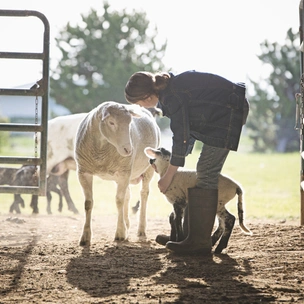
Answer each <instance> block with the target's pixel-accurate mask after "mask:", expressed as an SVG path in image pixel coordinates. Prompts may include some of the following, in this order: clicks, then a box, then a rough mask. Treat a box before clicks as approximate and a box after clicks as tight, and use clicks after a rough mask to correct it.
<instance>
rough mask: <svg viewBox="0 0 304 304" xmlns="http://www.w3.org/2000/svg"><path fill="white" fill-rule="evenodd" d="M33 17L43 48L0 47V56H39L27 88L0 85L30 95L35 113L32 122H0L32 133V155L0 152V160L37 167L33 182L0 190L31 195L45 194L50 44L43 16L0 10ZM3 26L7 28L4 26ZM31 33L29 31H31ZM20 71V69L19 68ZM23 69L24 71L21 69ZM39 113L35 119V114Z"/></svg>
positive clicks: (2, 127)
mask: <svg viewBox="0 0 304 304" xmlns="http://www.w3.org/2000/svg"><path fill="white" fill-rule="evenodd" d="M29 16H33V17H37V18H39V19H40V20H41V21H42V22H43V25H44V33H43V37H41V38H42V41H43V49H42V52H38V53H30V52H27V53H21V52H4V51H2V50H1V49H0V59H26V60H42V79H40V80H39V81H37V83H36V84H35V85H34V86H33V87H31V88H29V89H6V88H0V96H1V95H15V96H33V101H34V102H35V104H36V108H35V111H36V112H34V113H33V117H34V115H35V116H36V117H35V123H34V124H26V123H0V131H11V132H34V134H35V156H34V157H9V156H0V164H20V165H34V166H36V167H37V168H39V170H37V172H38V179H37V180H38V183H37V186H0V193H5V192H6V193H28V194H35V195H46V152H47V126H48V124H47V122H48V96H49V45H50V27H49V22H48V20H47V18H46V17H45V16H44V15H43V14H41V13H40V12H37V11H26V10H0V18H2V17H3V18H7V17H29ZM6 30H7V29H6ZM33 34H34V33H30V35H33ZM0 72H3V71H0ZM20 72H21V71H20ZM25 73H26V71H25ZM38 98H41V113H38V112H37V111H38V106H37V104H38ZM38 116H39V117H41V119H40V123H38V119H37V117H38ZM38 133H39V135H40V136H39V137H40V143H39V147H40V153H39V157H38V155H37V154H38V153H37V152H38V151H36V149H37V147H38V144H37V134H38Z"/></svg>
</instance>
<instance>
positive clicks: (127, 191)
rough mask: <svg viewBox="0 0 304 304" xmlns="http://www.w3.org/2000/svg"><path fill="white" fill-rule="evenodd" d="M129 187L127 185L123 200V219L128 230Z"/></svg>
mask: <svg viewBox="0 0 304 304" xmlns="http://www.w3.org/2000/svg"><path fill="white" fill-rule="evenodd" d="M130 198H131V193H130V187H129V186H128V187H127V189H126V195H125V202H124V221H125V223H126V227H127V229H128V230H129V228H130V218H129V204H130Z"/></svg>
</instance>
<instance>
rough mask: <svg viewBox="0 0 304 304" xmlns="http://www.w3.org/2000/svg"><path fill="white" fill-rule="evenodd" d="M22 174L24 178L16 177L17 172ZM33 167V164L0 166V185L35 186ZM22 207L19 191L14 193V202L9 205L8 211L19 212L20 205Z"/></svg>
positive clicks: (22, 201)
mask: <svg viewBox="0 0 304 304" xmlns="http://www.w3.org/2000/svg"><path fill="white" fill-rule="evenodd" d="M21 170H22V175H23V176H24V178H21V179H18V178H17V174H19V176H20V172H21ZM34 173H35V167H34V166H22V167H21V168H6V167H4V168H0V185H10V186H17V185H19V186H35V185H37V182H36V181H35V178H34ZM19 205H20V206H21V207H24V200H23V198H22V197H21V195H20V194H19V193H16V194H14V202H13V203H12V205H11V206H10V212H13V211H16V213H21V212H20V207H19Z"/></svg>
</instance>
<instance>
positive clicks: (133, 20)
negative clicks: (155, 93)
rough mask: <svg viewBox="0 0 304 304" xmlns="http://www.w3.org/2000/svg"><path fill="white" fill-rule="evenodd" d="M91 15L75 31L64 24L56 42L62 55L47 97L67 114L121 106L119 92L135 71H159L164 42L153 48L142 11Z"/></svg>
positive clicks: (105, 7)
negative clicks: (108, 105)
mask: <svg viewBox="0 0 304 304" xmlns="http://www.w3.org/2000/svg"><path fill="white" fill-rule="evenodd" d="M100 11H103V14H101V13H98V12H97V11H96V10H93V9H92V10H91V11H90V13H89V14H88V15H87V16H85V15H82V22H81V23H79V24H78V25H76V26H72V25H71V24H67V25H66V27H65V28H64V29H63V30H62V31H61V32H60V35H59V37H58V38H57V39H56V41H57V45H58V48H59V49H60V51H61V53H62V59H61V60H60V62H59V64H58V66H57V68H56V69H55V70H54V71H53V73H52V77H51V96H52V97H54V98H55V99H56V102H57V103H59V104H62V105H64V106H66V107H67V108H69V109H70V110H71V112H72V113H76V112H87V111H90V110H91V109H93V108H94V107H96V106H97V105H98V104H100V103H101V102H103V101H107V100H114V101H118V102H122V103H125V102H126V101H125V98H124V87H125V85H126V83H127V81H128V79H129V77H130V76H131V75H132V74H133V73H134V72H137V71H139V70H145V71H156V70H162V69H163V64H162V62H161V59H162V57H163V56H164V52H165V49H166V43H164V44H163V45H161V46H157V44H156V42H155V37H156V34H157V29H156V28H154V29H151V28H150V27H149V21H148V20H147V19H146V14H145V13H144V12H135V11H133V12H132V13H131V14H130V13H127V12H126V11H125V10H123V11H122V12H117V11H113V10H112V9H111V8H110V6H109V5H108V4H107V3H104V4H103V8H102V9H101V10H99V12H100Z"/></svg>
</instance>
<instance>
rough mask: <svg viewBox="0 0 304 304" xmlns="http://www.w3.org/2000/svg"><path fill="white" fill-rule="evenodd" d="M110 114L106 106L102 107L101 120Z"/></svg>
mask: <svg viewBox="0 0 304 304" xmlns="http://www.w3.org/2000/svg"><path fill="white" fill-rule="evenodd" d="M109 116H110V112H109V110H108V108H107V107H104V108H102V111H101V121H104V120H105V119H106V118H107V117H109Z"/></svg>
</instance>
